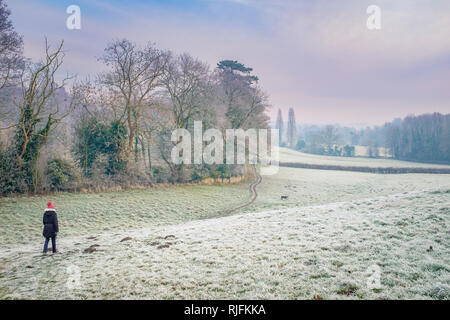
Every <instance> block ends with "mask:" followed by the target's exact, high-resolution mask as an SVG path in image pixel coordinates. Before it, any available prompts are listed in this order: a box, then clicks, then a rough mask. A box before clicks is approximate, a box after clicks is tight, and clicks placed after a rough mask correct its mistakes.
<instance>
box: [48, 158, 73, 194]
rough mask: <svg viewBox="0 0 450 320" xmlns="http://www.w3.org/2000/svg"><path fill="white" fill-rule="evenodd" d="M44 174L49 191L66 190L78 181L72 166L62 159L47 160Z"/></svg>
mask: <svg viewBox="0 0 450 320" xmlns="http://www.w3.org/2000/svg"><path fill="white" fill-rule="evenodd" d="M46 174H47V179H48V181H49V184H50V189H51V190H68V189H71V188H73V187H74V184H75V183H76V182H77V181H78V176H77V174H76V171H75V168H74V166H73V165H72V164H71V163H70V162H68V161H67V160H63V159H58V158H55V159H52V160H49V161H48V163H47V171H46Z"/></svg>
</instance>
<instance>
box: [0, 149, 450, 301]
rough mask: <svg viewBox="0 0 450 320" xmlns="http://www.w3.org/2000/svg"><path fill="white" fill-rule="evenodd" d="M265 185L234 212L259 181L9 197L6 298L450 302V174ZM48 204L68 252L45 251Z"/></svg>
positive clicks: (1, 230)
mask: <svg viewBox="0 0 450 320" xmlns="http://www.w3.org/2000/svg"><path fill="white" fill-rule="evenodd" d="M282 154H284V155H288V156H290V157H291V159H294V160H295V159H297V161H303V159H304V158H305V156H304V155H303V154H301V153H296V152H290V150H283V151H282ZM307 156H309V155H307ZM313 158H315V159H316V160H317V161H322V162H325V163H326V162H327V161H330V160H329V159H328V158H329V157H320V156H313ZM333 159H334V158H333ZM347 159H349V158H347ZM349 160H352V161H361V160H363V161H364V160H366V159H349ZM367 160H368V161H369V162H375V163H378V162H379V161H380V160H370V159H367ZM344 161H345V160H344ZM383 161H384V160H383ZM386 161H390V162H392V163H399V161H392V160H386ZM407 164H410V165H414V164H412V163H408V162H407ZM402 165H403V163H402ZM420 165H421V164H420ZM257 191H258V198H257V199H256V201H255V202H254V203H253V204H252V205H251V206H250V207H247V208H245V209H242V210H240V211H239V212H236V213H235V214H233V215H231V216H223V217H220V214H221V213H223V212H226V210H227V209H229V208H233V207H236V206H237V205H240V204H242V203H245V202H246V201H247V200H248V199H249V197H250V194H249V191H248V184H239V185H225V186H218V185H215V186H204V185H183V186H173V187H161V188H154V189H148V190H134V191H123V192H113V193H100V194H67V193H65V194H60V195H53V196H51V197H48V196H47V197H30V198H27V197H14V198H1V199H0V299H23V298H31V299H34V298H48V299H64V298H74V299H108V298H109V299H112V298H114V299H123V298H126V299H143V298H145V299H178V298H179V299H215V298H220V299H232V298H236V299H319V298H325V299H327V298H328V299H450V268H449V265H450V209H449V208H450V175H445V174H401V175H396V174H389V175H385V174H372V173H361V172H348V171H327V170H311V169H299V168H285V167H281V168H280V170H279V173H278V174H276V175H273V176H264V177H263V181H262V184H260V185H259V186H258V189H257ZM281 195H285V196H288V199H287V200H281ZM49 199H50V200H52V201H54V202H55V203H56V207H57V210H58V215H59V220H60V224H61V234H60V235H59V239H58V243H59V250H60V251H61V254H58V255H50V256H42V255H41V254H40V251H41V246H42V240H43V239H42V236H41V228H42V226H41V219H42V209H43V207H44V206H45V203H46V201H47V200H49ZM217 216H219V217H218V218H211V217H217ZM124 239H128V240H127V241H122V240H124ZM92 245H94V248H96V251H94V252H93V253H84V250H85V249H87V248H88V247H90V246H92ZM430 246H432V248H433V249H432V250H430ZM374 266H375V267H377V268H379V271H380V281H381V287H379V288H376V289H372V288H370V287H368V285H367V279H368V276H369V275H370V272H369V270H370V268H372V267H374ZM74 268H75V269H74ZM74 270H75V271H74ZM74 272H75V273H76V272H79V273H78V274H79V275H80V279H79V280H80V286H78V287H72V286H71V282H70V281H72V280H71V279H72V278H73V276H74Z"/></svg>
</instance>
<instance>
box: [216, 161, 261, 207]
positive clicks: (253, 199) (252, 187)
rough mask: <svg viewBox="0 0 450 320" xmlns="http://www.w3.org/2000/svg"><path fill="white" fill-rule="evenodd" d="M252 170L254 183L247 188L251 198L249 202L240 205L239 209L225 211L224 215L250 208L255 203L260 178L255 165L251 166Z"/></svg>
mask: <svg viewBox="0 0 450 320" xmlns="http://www.w3.org/2000/svg"><path fill="white" fill-rule="evenodd" d="M252 168H253V172H254V173H255V177H256V179H255V181H253V182H252V184H251V185H250V186H249V189H250V192H251V193H252V197H251V198H250V200H249V201H248V202H247V203H245V204H243V205H240V206H239V207H236V208H233V209H230V210H227V211H225V213H226V214H229V213H231V212H234V211H237V210H240V209H243V208H246V207H248V206H250V205H251V204H252V203H253V202H255V200H256V198H257V197H258V192H257V191H256V187H257V186H258V185H259V184H261V182H262V177H261V175H260V174H259V173H258V170H256V166H255V165H253V166H252Z"/></svg>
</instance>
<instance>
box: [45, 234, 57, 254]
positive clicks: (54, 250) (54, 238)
mask: <svg viewBox="0 0 450 320" xmlns="http://www.w3.org/2000/svg"><path fill="white" fill-rule="evenodd" d="M51 239H52V250H53V253H55V252H56V236H54V237H51ZM49 240H50V238H45V242H44V253H47V249H48V241H49Z"/></svg>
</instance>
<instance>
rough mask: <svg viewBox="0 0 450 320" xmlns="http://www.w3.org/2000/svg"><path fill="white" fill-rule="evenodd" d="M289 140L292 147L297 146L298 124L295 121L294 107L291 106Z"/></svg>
mask: <svg viewBox="0 0 450 320" xmlns="http://www.w3.org/2000/svg"><path fill="white" fill-rule="evenodd" d="M287 142H288V146H289V147H290V148H293V147H295V144H296V142H297V124H296V123H295V113H294V109H292V108H289V116H288V125H287Z"/></svg>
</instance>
